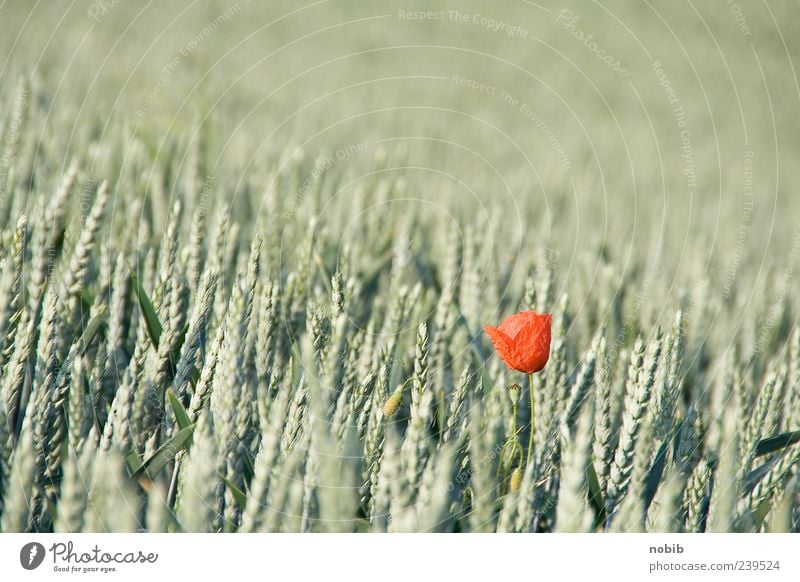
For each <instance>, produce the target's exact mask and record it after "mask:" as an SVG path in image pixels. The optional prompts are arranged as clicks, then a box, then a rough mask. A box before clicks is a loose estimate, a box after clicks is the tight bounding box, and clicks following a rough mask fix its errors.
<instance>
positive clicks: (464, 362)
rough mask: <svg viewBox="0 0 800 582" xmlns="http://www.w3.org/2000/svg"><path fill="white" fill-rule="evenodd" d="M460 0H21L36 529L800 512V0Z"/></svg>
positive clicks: (1, 91) (449, 527)
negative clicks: (534, 354) (507, 345)
mask: <svg viewBox="0 0 800 582" xmlns="http://www.w3.org/2000/svg"><path fill="white" fill-rule="evenodd" d="M439 4H440V5H439ZM439 4H437V5H436V6H434V7H428V6H424V7H421V6H420V5H418V3H412V2H405V3H404V2H398V1H396V0H391V1H388V2H385V3H380V4H375V5H373V4H371V3H370V4H369V5H366V4H362V3H358V2H352V1H335V2H334V1H324V0H322V1H319V2H314V3H310V4H308V5H300V4H298V3H293V2H288V1H278V2H270V3H269V4H268V5H261V4H258V3H256V2H248V1H245V0H239V1H238V2H228V3H226V2H200V3H189V2H185V3H174V5H173V4H169V5H162V6H156V5H152V3H151V4H144V3H142V4H141V5H140V4H139V3H132V2H126V1H124V0H115V1H111V0H106V1H102V0H95V1H94V2H86V1H82V2H74V3H71V4H69V5H68V4H67V3H46V4H45V5H39V4H38V3H37V4H36V5H35V6H31V5H30V3H27V2H13V1H11V2H5V3H0V19H1V20H2V21H4V28H7V29H8V32H9V34H5V33H4V34H3V35H2V39H0V79H2V81H3V82H2V84H0V241H1V242H0V245H1V246H0V396H1V397H0V531H2V532H28V531H31V532H51V531H55V532H80V531H84V532H105V531H108V532H132V531H150V532H262V531H267V532H428V531H436V532H743V531H747V532H753V531H758V532H778V531H779V532H787V531H791V532H800V478H799V477H798V476H797V471H798V468H800V443H798V441H800V327H798V325H797V322H798V315H799V314H800V305H799V304H798V301H797V297H798V284H797V283H798V278H797V274H796V267H797V260H798V256H800V223H798V217H800V201H798V196H797V193H796V189H797V186H798V183H799V182H798V178H800V176H798V170H797V169H796V168H797V165H796V160H797V156H798V154H800V148H799V147H798V146H799V145H800V143H799V140H798V134H797V132H796V127H795V126H796V119H797V112H798V106H799V105H800V85H798V82H797V70H796V68H795V66H794V61H793V59H795V58H796V57H797V56H798V49H799V48H800V44H798V43H799V42H800V41H799V40H798V39H800V34H798V33H800V30H799V29H798V23H800V20H798V19H797V7H796V6H793V5H792V4H791V3H789V2H776V3H770V5H769V6H767V4H766V3H765V4H763V5H750V4H745V3H742V6H741V7H739V6H738V5H736V4H732V3H730V2H727V3H726V2H718V3H714V5H713V6H711V5H708V6H706V5H702V6H697V5H694V4H692V3H691V2H687V3H685V4H684V3H674V5H673V4H672V3H670V4H669V5H651V4H649V3H646V2H645V3H640V2H632V1H631V2H624V3H615V4H614V6H613V7H612V6H604V5H603V4H602V3H591V4H590V3H577V2H571V3H570V2H567V3H564V4H563V5H562V4H550V3H544V4H542V5H539V4H535V3H530V2H522V1H520V2H508V3H503V4H502V6H499V5H498V6H494V5H493V4H490V3H486V2H477V1H465V2H459V3H454V2H441V3H439ZM734 6H735V7H736V8H733V7H734ZM525 310H534V311H536V312H538V313H549V314H552V343H551V348H550V357H549V361H548V363H547V365H546V367H545V368H544V369H543V370H542V371H541V372H538V373H536V374H534V375H533V376H532V377H531V378H530V379H529V377H528V376H527V375H525V374H522V373H519V372H515V371H513V370H509V369H508V368H507V367H506V366H505V365H504V363H503V362H502V360H501V359H500V358H499V357H498V355H497V354H496V353H495V351H494V349H493V347H492V343H491V341H490V340H489V338H488V337H487V336H486V335H485V334H484V332H483V331H482V330H483V327H484V326H485V325H496V324H497V323H498V322H500V321H501V320H502V319H503V318H504V317H506V316H508V315H510V314H513V313H515V312H519V311H525ZM532 396H533V398H534V401H535V404H536V406H535V408H532V407H531V406H530V404H531V402H530V400H531V397H532ZM531 410H534V412H533V413H531ZM532 415H533V417H532ZM532 427H534V428H532ZM529 442H530V443H532V445H531V451H532V454H531V455H530V456H528V455H525V454H524V451H526V450H527V445H528V443H529Z"/></svg>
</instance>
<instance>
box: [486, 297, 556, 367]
mask: <svg viewBox="0 0 800 582" xmlns="http://www.w3.org/2000/svg"><path fill="white" fill-rule="evenodd" d="M551 319H552V316H551V315H550V314H548V313H542V314H539V313H536V312H535V311H521V312H519V313H515V314H514V315H510V316H508V317H506V318H505V319H504V320H503V321H502V323H501V324H500V325H499V326H497V327H496V328H495V327H492V326H491V325H487V326H486V327H484V328H483V331H485V332H486V333H487V335H488V336H489V337H490V338H491V340H492V343H493V344H494V347H495V349H496V350H497V353H498V354H499V356H500V357H501V358H502V359H503V361H504V362H505V363H506V365H507V366H508V367H509V368H510V369H512V370H517V371H519V372H525V373H526V374H533V373H534V372H538V371H539V370H541V369H542V368H544V366H545V364H547V360H548V358H549V357H550V321H551Z"/></svg>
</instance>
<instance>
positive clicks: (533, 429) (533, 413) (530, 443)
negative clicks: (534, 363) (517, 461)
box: [525, 374, 536, 467]
mask: <svg viewBox="0 0 800 582" xmlns="http://www.w3.org/2000/svg"><path fill="white" fill-rule="evenodd" d="M528 390H529V392H530V400H531V430H530V435H529V436H528V458H527V460H526V461H525V466H526V467H527V466H528V465H530V464H531V457H532V456H533V435H534V434H535V432H536V422H535V418H536V399H535V397H534V395H533V394H534V392H533V374H528Z"/></svg>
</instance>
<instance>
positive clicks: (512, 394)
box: [508, 384, 522, 406]
mask: <svg viewBox="0 0 800 582" xmlns="http://www.w3.org/2000/svg"><path fill="white" fill-rule="evenodd" d="M521 392H522V389H521V388H520V387H519V384H512V385H511V386H509V387H508V396H509V398H511V404H513V405H514V406H516V405H517V403H518V402H519V395H520V393H521Z"/></svg>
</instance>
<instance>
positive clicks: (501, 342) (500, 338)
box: [483, 325, 516, 369]
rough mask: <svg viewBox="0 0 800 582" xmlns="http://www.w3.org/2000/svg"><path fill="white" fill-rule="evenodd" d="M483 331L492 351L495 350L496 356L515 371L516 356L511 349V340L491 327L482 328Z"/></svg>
mask: <svg viewBox="0 0 800 582" xmlns="http://www.w3.org/2000/svg"><path fill="white" fill-rule="evenodd" d="M483 331H485V332H486V335H488V336H489V339H491V340H492V343H493V344H494V349H495V350H497V354H498V355H499V356H500V358H501V359H502V360H503V361H504V362H505V363H506V365H507V366H508V367H509V368H512V369H516V366H515V364H516V354H514V352H513V350H512V348H511V346H512V343H511V338H509V337H508V336H507V335H506V334H505V333H503V332H502V331H500V330H499V329H497V328H494V327H492V326H491V325H487V326H486V327H484V328H483Z"/></svg>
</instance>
